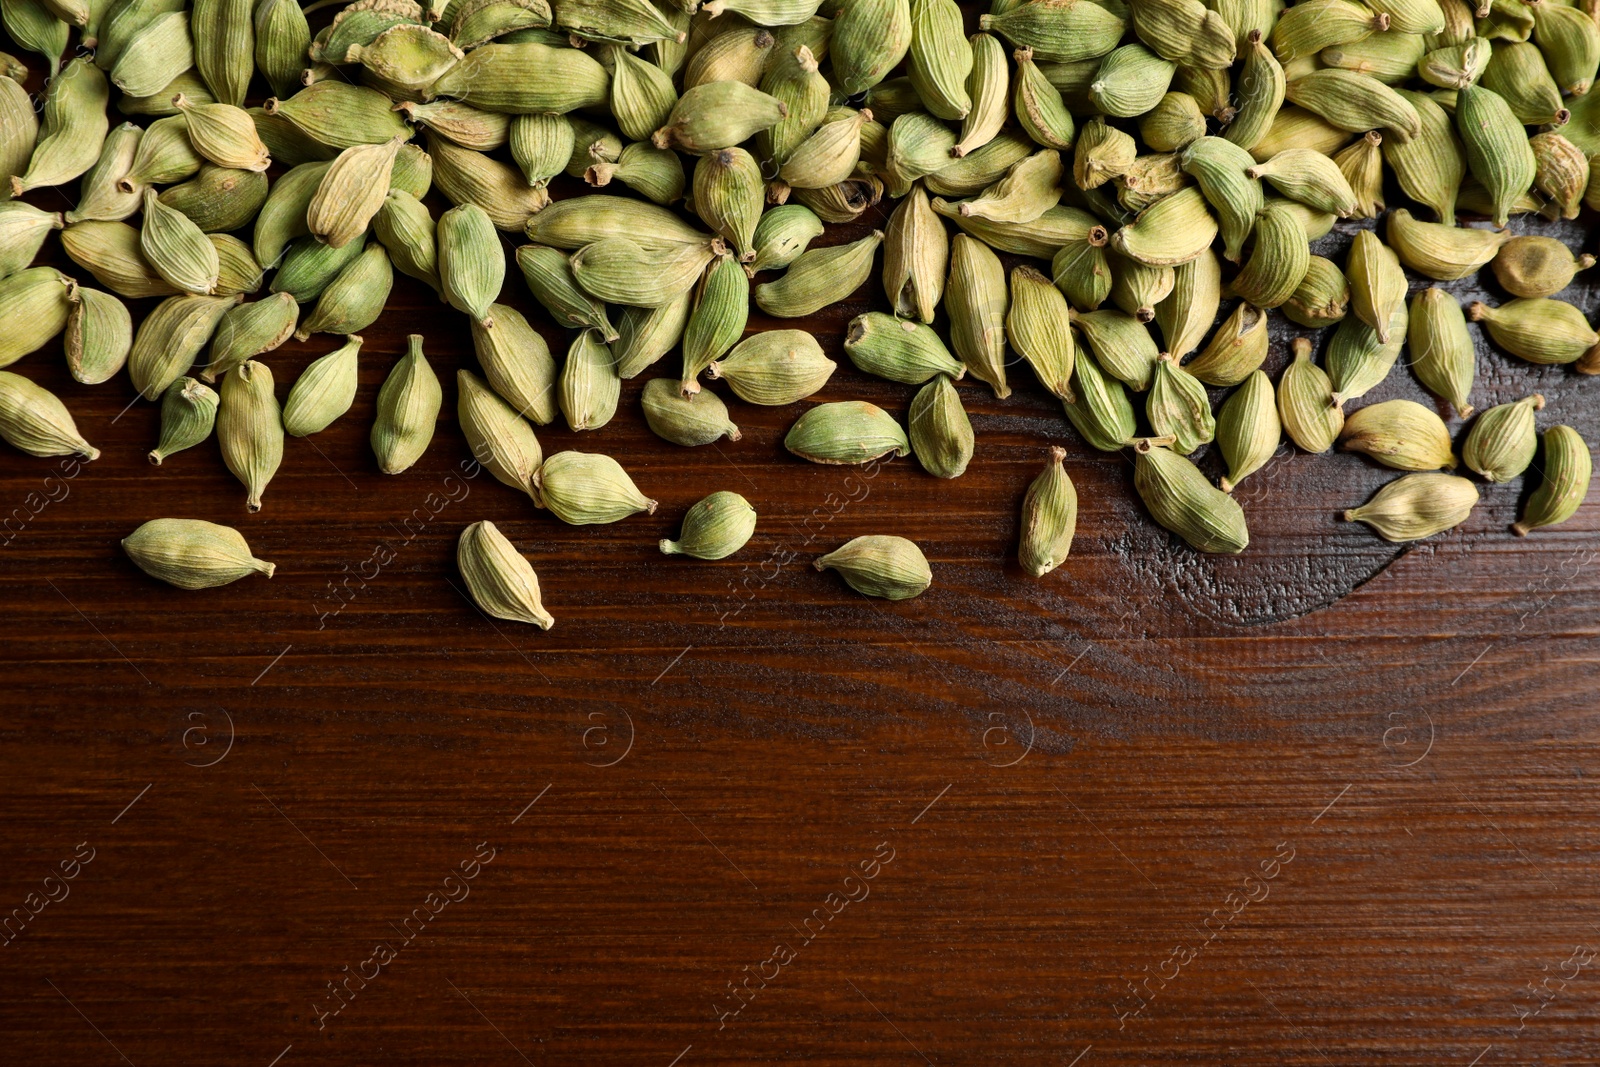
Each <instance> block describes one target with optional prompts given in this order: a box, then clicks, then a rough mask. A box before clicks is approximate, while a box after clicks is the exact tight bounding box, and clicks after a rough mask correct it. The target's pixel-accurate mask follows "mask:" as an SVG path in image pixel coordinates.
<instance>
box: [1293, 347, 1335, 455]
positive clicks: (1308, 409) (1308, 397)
mask: <svg viewBox="0 0 1600 1067" xmlns="http://www.w3.org/2000/svg"><path fill="white" fill-rule="evenodd" d="M1292 347H1293V349H1294V361H1293V362H1291V363H1290V364H1289V365H1288V366H1287V367H1285V368H1284V370H1283V376H1282V377H1281V378H1279V379H1278V418H1279V419H1280V420H1281V421H1282V423H1283V429H1284V432H1286V433H1287V434H1288V435H1289V440H1291V441H1293V442H1294V443H1295V444H1297V445H1299V446H1300V447H1301V448H1302V449H1304V450H1305V451H1307V452H1311V453H1313V454H1316V453H1321V452H1326V451H1327V450H1328V449H1330V448H1332V447H1333V442H1334V440H1335V439H1336V438H1337V437H1338V436H1339V432H1340V431H1341V430H1343V429H1344V409H1342V408H1341V407H1339V405H1338V404H1336V403H1335V402H1334V399H1333V383H1332V382H1331V381H1329V380H1328V375H1327V373H1326V372H1325V371H1324V370H1323V369H1322V368H1321V367H1319V366H1317V365H1316V364H1315V363H1313V362H1311V342H1310V340H1308V339H1307V338H1304V337H1296V338H1295V339H1294V341H1293V343H1292Z"/></svg>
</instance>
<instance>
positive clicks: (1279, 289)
mask: <svg viewBox="0 0 1600 1067" xmlns="http://www.w3.org/2000/svg"><path fill="white" fill-rule="evenodd" d="M1310 268H1311V245H1310V242H1309V241H1307V240H1306V231H1305V228H1304V227H1302V226H1301V225H1300V220H1299V219H1297V218H1295V217H1294V214H1293V213H1292V212H1290V211H1288V210H1286V209H1285V206H1284V204H1283V203H1282V202H1279V201H1275V202H1273V203H1271V204H1268V205H1267V206H1266V207H1265V208H1264V209H1262V211H1261V213H1260V214H1259V215H1258V216H1257V219H1256V225H1255V248H1253V249H1252V250H1251V252H1250V258H1249V259H1247V260H1245V264H1244V267H1243V269H1241V270H1240V271H1239V273H1238V275H1237V276H1236V277H1235V278H1234V279H1233V289H1232V293H1233V295H1234V296H1237V297H1242V298H1243V299H1245V300H1248V301H1249V302H1250V303H1252V304H1254V305H1255V306H1256V307H1260V308H1275V307H1279V306H1280V305H1282V304H1283V303H1284V302H1285V301H1287V300H1288V299H1289V298H1290V297H1291V296H1293V295H1294V291H1295V290H1296V289H1298V288H1299V287H1300V282H1301V280H1302V279H1304V278H1305V276H1306V271H1307V270H1309V269H1310Z"/></svg>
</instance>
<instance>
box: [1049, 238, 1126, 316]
mask: <svg viewBox="0 0 1600 1067" xmlns="http://www.w3.org/2000/svg"><path fill="white" fill-rule="evenodd" d="M1108 239H1109V237H1108V235H1107V234H1106V231H1105V229H1104V228H1102V227H1096V228H1095V229H1094V230H1091V231H1090V232H1089V233H1088V234H1087V235H1086V236H1084V237H1083V238H1082V239H1080V240H1076V241H1070V242H1068V243H1067V244H1064V245H1062V246H1061V248H1060V249H1059V250H1058V251H1057V252H1056V254H1055V256H1054V257H1052V258H1051V260H1050V273H1051V277H1052V278H1053V279H1054V281H1055V283H1056V287H1057V288H1059V289H1060V290H1061V291H1062V292H1063V293H1065V294H1066V295H1067V300H1068V301H1069V302H1070V303H1071V304H1072V306H1073V307H1075V308H1077V309H1079V310H1080V311H1094V310H1095V309H1096V308H1098V307H1099V306H1100V305H1101V304H1103V303H1105V301H1106V298H1107V297H1109V296H1110V295H1111V261H1110V259H1109V258H1108V257H1107V255H1106V250H1105V248H1106V242H1107V240H1108Z"/></svg>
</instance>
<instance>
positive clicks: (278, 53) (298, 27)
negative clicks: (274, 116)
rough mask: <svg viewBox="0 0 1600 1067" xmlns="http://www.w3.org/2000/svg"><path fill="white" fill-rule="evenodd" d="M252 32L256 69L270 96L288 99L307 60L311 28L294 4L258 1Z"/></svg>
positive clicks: (294, 0) (280, 0)
mask: <svg viewBox="0 0 1600 1067" xmlns="http://www.w3.org/2000/svg"><path fill="white" fill-rule="evenodd" d="M254 28H255V45H254V52H255V65H256V66H257V67H258V68H260V70H261V73H262V74H263V75H264V76H265V77H266V79H267V83H268V84H269V85H271V86H272V91H273V92H275V93H277V94H278V95H279V96H289V95H290V94H292V93H293V92H294V91H295V89H296V88H298V87H299V82H300V74H301V72H302V71H303V70H304V69H305V67H306V64H307V62H308V60H309V57H308V56H307V50H308V49H309V48H310V46H311V28H310V26H309V25H308V24H307V22H306V16H305V13H304V12H303V11H302V10H301V7H300V4H299V3H298V2H297V0H258V2H257V4H256V9H255V14H254ZM233 102H234V103H238V102H239V101H233Z"/></svg>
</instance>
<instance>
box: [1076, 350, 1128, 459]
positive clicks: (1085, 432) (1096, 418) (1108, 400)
mask: <svg viewBox="0 0 1600 1067" xmlns="http://www.w3.org/2000/svg"><path fill="white" fill-rule="evenodd" d="M1072 393H1073V396H1074V397H1076V399H1075V400H1072V401H1065V400H1064V401H1062V407H1063V408H1064V409H1065V410H1066V413H1067V421H1069V422H1071V423H1072V427H1073V429H1075V430H1077V431H1078V436H1080V437H1082V438H1083V439H1084V441H1085V442H1086V443H1087V444H1088V445H1089V447H1090V448H1094V449H1098V450H1099V451H1101V452H1120V451H1122V449H1123V447H1124V446H1125V445H1128V444H1130V443H1132V441H1133V432H1134V422H1133V402H1132V401H1131V400H1129V399H1128V390H1127V389H1126V388H1125V387H1124V386H1123V384H1122V383H1121V382H1120V381H1118V380H1117V379H1115V378H1113V377H1111V376H1110V375H1108V374H1106V373H1105V372H1104V371H1103V370H1101V369H1100V364H1099V363H1097V362H1095V359H1094V357H1093V356H1092V355H1090V354H1089V353H1088V352H1085V353H1083V354H1082V355H1080V356H1079V357H1078V359H1077V361H1076V362H1075V363H1074V364H1073V366H1072Z"/></svg>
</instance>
